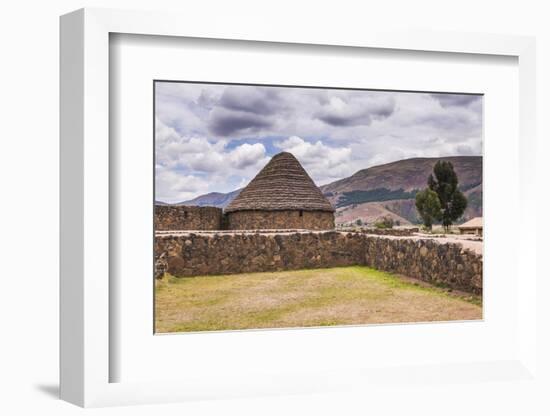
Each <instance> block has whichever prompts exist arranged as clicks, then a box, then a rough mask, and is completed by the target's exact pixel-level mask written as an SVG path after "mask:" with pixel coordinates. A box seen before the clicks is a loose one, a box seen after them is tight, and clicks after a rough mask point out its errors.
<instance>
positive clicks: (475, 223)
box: [458, 217, 483, 236]
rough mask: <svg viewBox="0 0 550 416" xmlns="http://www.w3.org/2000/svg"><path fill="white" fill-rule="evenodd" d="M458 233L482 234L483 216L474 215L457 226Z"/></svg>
mask: <svg viewBox="0 0 550 416" xmlns="http://www.w3.org/2000/svg"><path fill="white" fill-rule="evenodd" d="M458 229H459V231H460V234H475V235H479V236H482V235H483V218H481V217H475V218H472V219H471V220H470V221H466V222H465V223H464V224H461V225H459V226H458Z"/></svg>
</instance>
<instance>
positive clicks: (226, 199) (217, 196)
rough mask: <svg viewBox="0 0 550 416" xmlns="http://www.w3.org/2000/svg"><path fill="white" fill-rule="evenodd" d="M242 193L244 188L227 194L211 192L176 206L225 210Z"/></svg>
mask: <svg viewBox="0 0 550 416" xmlns="http://www.w3.org/2000/svg"><path fill="white" fill-rule="evenodd" d="M241 191H242V188H241V189H237V190H236V191H233V192H229V193H227V194H224V193H221V192H210V193H209V194H204V195H201V196H198V197H196V198H194V199H190V200H189V201H183V202H178V203H177V204H175V205H190V206H199V207H204V206H210V207H218V208H225V207H226V206H227V205H228V204H229V203H230V202H231V201H233V199H235V198H236V197H237V195H239V193H240V192H241Z"/></svg>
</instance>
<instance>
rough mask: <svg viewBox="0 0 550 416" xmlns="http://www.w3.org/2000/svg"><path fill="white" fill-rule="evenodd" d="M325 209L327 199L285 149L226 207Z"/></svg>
mask: <svg viewBox="0 0 550 416" xmlns="http://www.w3.org/2000/svg"><path fill="white" fill-rule="evenodd" d="M255 210H265V211H280V210H303V211H327V212H334V208H333V207H332V205H331V204H330V202H329V201H328V200H327V199H326V198H325V196H324V195H323V194H322V193H321V191H320V190H319V188H318V187H317V185H315V183H314V182H313V180H312V179H311V178H310V177H309V175H308V174H307V172H306V171H305V170H304V168H303V167H302V165H300V162H298V160H297V159H296V158H295V157H294V156H293V155H292V154H291V153H287V152H282V153H279V154H277V155H275V156H273V158H272V159H271V160H270V161H269V163H268V164H267V165H266V166H265V167H264V168H263V169H262V170H261V171H260V172H259V173H258V174H257V175H256V177H255V178H254V179H252V181H250V183H249V184H248V185H247V186H246V187H245V188H244V189H243V190H242V191H241V193H240V194H239V196H237V198H235V199H234V200H233V201H232V202H231V203H230V204H229V205H228V206H227V208H226V209H225V212H234V211H255Z"/></svg>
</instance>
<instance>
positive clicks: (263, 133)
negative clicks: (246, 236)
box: [155, 82, 483, 202]
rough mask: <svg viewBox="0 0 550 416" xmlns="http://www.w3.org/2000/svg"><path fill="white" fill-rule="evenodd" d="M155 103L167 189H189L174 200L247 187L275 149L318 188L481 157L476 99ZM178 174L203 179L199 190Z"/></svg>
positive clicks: (218, 92)
mask: <svg viewBox="0 0 550 416" xmlns="http://www.w3.org/2000/svg"><path fill="white" fill-rule="evenodd" d="M155 99H156V101H155V102H156V110H157V111H156V164H157V166H158V172H164V171H171V172H172V173H173V174H174V175H168V174H166V173H163V175H165V176H163V178H162V180H163V181H165V183H164V185H163V186H164V188H162V189H165V190H167V192H168V191H169V190H170V189H184V188H185V190H180V191H173V192H174V195H173V196H169V195H166V196H167V198H168V197H169V199H170V201H172V202H174V201H176V200H181V198H180V197H181V195H183V194H185V195H187V194H192V193H193V192H194V194H193V196H198V195H199V194H200V193H206V192H212V191H218V192H229V191H232V190H234V189H237V188H239V187H242V186H243V185H246V183H248V181H249V180H250V179H251V178H252V177H253V176H254V175H256V173H257V172H258V171H259V170H260V169H261V168H262V167H263V166H264V165H265V164H266V163H267V162H268V161H269V158H270V156H271V155H273V153H274V152H276V151H277V150H285V151H289V152H291V153H293V154H294V155H295V156H296V157H297V158H298V159H299V160H300V162H301V163H302V164H303V166H304V168H305V169H306V170H307V171H308V173H309V174H310V176H311V177H312V178H313V179H314V180H315V181H316V183H317V184H319V185H321V184H324V183H328V182H331V181H333V180H337V179H341V178H343V177H346V176H349V175H351V174H353V173H355V172H356V171H358V170H360V169H364V168H367V167H370V166H373V165H376V164H382V163H387V162H392V161H395V160H399V159H403V158H410V157H438V156H450V155H470V154H480V153H481V151H482V141H481V136H482V104H483V100H482V99H481V98H477V97H474V98H472V96H460V95H453V96H448V95H437V94H435V95H434V94H427V93H426V94H423V93H404V92H389V91H388V92H385V91H360V90H337V89H311V88H284V87H281V88H277V87H255V86H235V85H233V86H225V85H212V84H193V83H170V82H166V83H157V84H156V95H155ZM282 138H286V139H282ZM180 176H182V177H195V178H198V179H200V181H197V182H195V185H196V190H195V191H192V190H190V185H192V183H191V182H189V184H187V182H186V185H184V184H183V179H182V180H180V179H179V178H180ZM199 184H200V185H199Z"/></svg>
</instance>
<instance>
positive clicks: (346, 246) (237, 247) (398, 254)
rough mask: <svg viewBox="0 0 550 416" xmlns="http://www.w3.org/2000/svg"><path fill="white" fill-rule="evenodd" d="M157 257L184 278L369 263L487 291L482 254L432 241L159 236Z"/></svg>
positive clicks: (329, 234) (357, 236)
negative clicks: (483, 275) (483, 288)
mask: <svg viewBox="0 0 550 416" xmlns="http://www.w3.org/2000/svg"><path fill="white" fill-rule="evenodd" d="M155 253H157V263H159V264H161V265H162V266H161V267H162V268H163V270H165V271H166V272H168V273H170V274H172V275H174V276H179V277H185V276H200V275H216V274H234V273H250V272H266V271H282V270H298V269H315V268H328V267H340V266H352V265H366V266H370V267H374V268H376V269H378V270H383V271H388V272H393V273H399V274H404V275H407V276H410V277H415V278H418V279H420V280H424V281H427V282H430V283H435V284H442V285H446V286H449V287H451V288H454V289H461V290H465V291H469V292H473V293H477V294H480V293H481V292H482V273H483V272H482V270H483V259H482V256H481V255H479V254H476V253H474V252H472V251H469V250H464V249H463V248H462V246H461V245H460V244H450V243H445V244H442V243H438V242H434V241H433V240H429V239H428V240H423V239H411V238H399V237H385V236H374V235H368V234H365V233H352V232H337V231H326V232H287V233H284V232H280V233H253V232H248V233H246V232H242V233H219V234H218V233H188V234H182V233H179V234H177V235H170V234H168V235H157V236H156V238H155ZM161 256H162V261H160V262H159V259H160V257H161ZM157 274H159V275H160V274H161V273H157Z"/></svg>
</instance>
